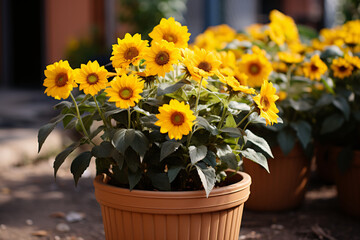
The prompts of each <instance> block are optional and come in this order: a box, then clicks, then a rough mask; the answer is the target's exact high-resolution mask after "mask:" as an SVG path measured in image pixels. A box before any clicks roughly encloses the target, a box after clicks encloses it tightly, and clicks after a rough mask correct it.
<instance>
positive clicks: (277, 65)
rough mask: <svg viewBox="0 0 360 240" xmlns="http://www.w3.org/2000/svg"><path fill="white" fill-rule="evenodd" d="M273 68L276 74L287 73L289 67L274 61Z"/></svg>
mask: <svg viewBox="0 0 360 240" xmlns="http://www.w3.org/2000/svg"><path fill="white" fill-rule="evenodd" d="M271 66H272V68H273V70H274V71H275V72H279V73H286V72H287V71H288V66H287V65H286V63H284V62H280V61H279V62H278V61H273V62H271Z"/></svg>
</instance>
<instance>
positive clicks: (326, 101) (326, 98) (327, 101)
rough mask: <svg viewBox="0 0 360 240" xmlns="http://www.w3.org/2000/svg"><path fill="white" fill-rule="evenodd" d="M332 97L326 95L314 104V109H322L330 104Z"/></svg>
mask: <svg viewBox="0 0 360 240" xmlns="http://www.w3.org/2000/svg"><path fill="white" fill-rule="evenodd" d="M333 100H334V95H332V94H329V93H326V94H323V95H322V96H321V98H320V99H319V100H318V101H317V102H316V104H315V107H318V108H322V107H325V106H327V105H329V104H331V103H332V101H333Z"/></svg>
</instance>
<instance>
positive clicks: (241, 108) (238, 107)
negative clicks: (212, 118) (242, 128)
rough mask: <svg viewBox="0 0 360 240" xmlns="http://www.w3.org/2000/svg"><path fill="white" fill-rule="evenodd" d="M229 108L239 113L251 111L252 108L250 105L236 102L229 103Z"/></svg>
mask: <svg viewBox="0 0 360 240" xmlns="http://www.w3.org/2000/svg"><path fill="white" fill-rule="evenodd" d="M229 108H231V109H234V110H238V111H250V106H249V105H248V104H246V103H241V102H235V101H230V102H229Z"/></svg>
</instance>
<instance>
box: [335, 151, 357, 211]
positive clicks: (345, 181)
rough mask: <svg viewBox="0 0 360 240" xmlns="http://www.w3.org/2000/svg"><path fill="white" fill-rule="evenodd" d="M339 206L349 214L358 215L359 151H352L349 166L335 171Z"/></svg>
mask: <svg viewBox="0 0 360 240" xmlns="http://www.w3.org/2000/svg"><path fill="white" fill-rule="evenodd" d="M335 180H336V187H337V191H338V199H339V203H340V207H341V208H342V209H343V210H344V211H345V212H347V213H348V214H350V215H353V216H357V217H360V151H354V155H353V161H352V165H351V167H350V168H349V169H348V170H347V171H345V172H341V171H340V170H339V168H336V171H335Z"/></svg>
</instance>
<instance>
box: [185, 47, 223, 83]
mask: <svg viewBox="0 0 360 240" xmlns="http://www.w3.org/2000/svg"><path fill="white" fill-rule="evenodd" d="M183 63H184V64H185V66H186V69H187V71H188V72H189V74H190V75H191V77H192V78H193V79H194V80H195V81H197V82H200V81H201V79H203V81H202V84H203V86H206V85H207V81H206V79H207V78H208V77H210V76H213V75H218V76H221V74H220V72H219V67H220V64H221V61H220V60H219V58H218V55H217V54H216V53H214V52H211V51H206V50H205V49H203V48H201V49H200V48H198V47H195V48H194V51H191V50H188V51H186V54H185V57H184V60H183Z"/></svg>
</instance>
